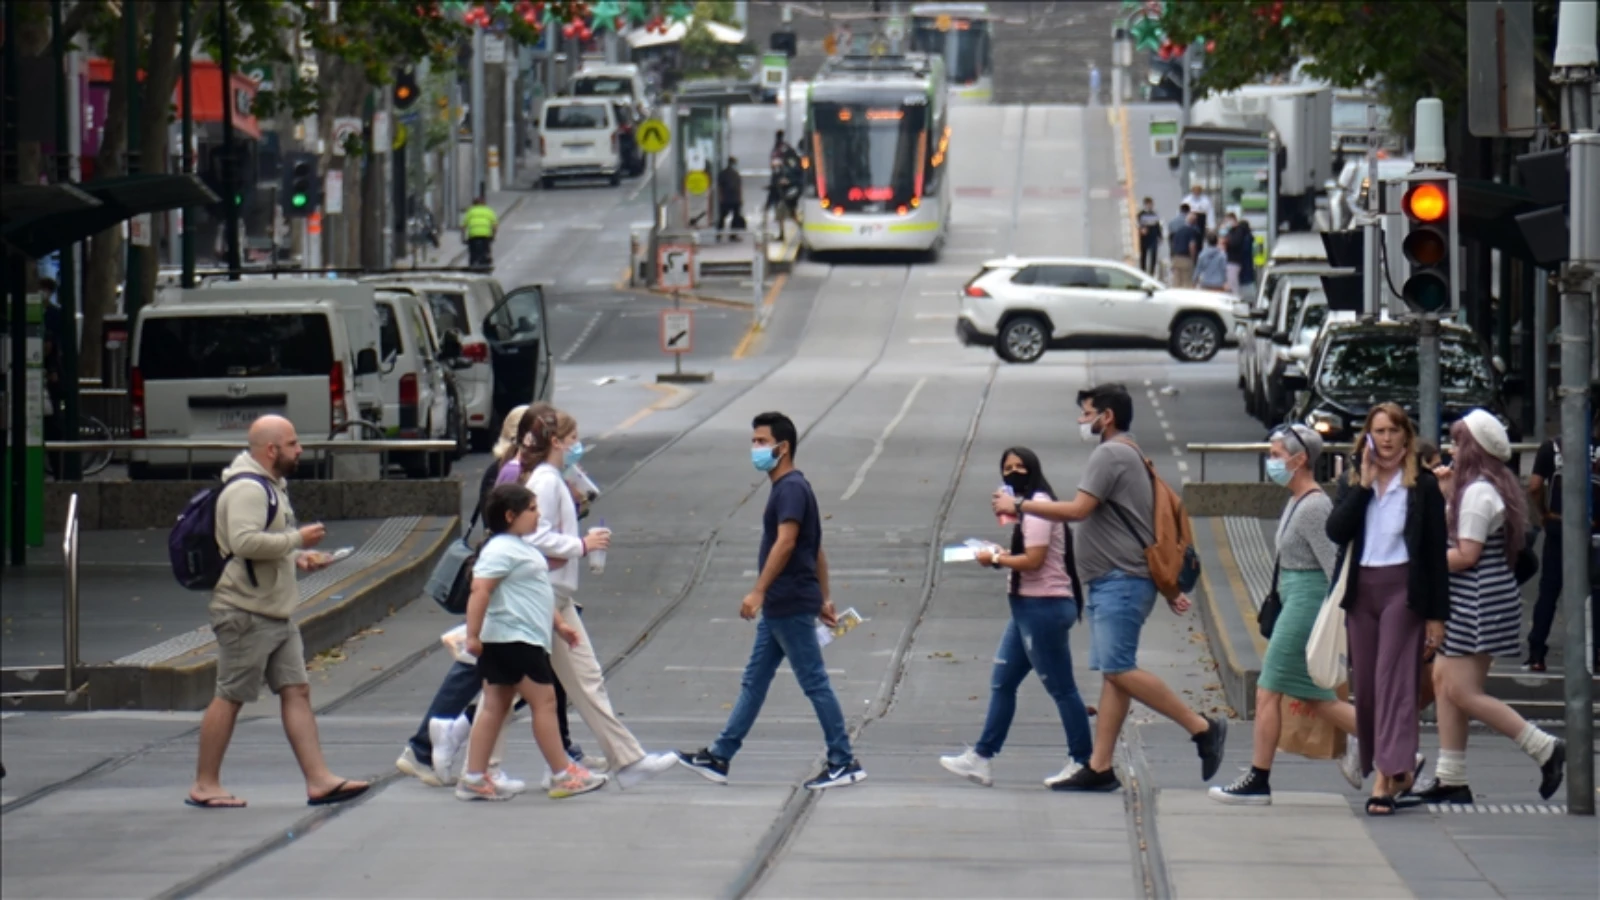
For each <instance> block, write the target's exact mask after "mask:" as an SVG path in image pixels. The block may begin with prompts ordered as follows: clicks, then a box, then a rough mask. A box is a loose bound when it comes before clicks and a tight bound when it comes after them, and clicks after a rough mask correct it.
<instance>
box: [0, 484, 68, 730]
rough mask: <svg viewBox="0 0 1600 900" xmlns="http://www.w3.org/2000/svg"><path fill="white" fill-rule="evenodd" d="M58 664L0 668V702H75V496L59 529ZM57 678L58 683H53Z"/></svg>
mask: <svg viewBox="0 0 1600 900" xmlns="http://www.w3.org/2000/svg"><path fill="white" fill-rule="evenodd" d="M61 558H62V568H63V575H64V577H63V579H62V585H61V587H62V590H61V665H59V666H6V667H4V668H0V701H11V702H12V703H21V702H24V701H26V700H28V699H31V698H47V697H61V698H64V700H65V703H66V705H68V706H72V705H75V704H76V703H77V700H78V692H79V689H80V685H79V684H78V683H77V670H78V495H77V494H73V495H72V497H71V498H70V499H69V500H68V501H67V519H66V525H65V527H64V528H63V529H62V536H61ZM57 679H59V681H57Z"/></svg>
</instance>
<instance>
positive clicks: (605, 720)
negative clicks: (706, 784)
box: [525, 410, 677, 788]
mask: <svg viewBox="0 0 1600 900" xmlns="http://www.w3.org/2000/svg"><path fill="white" fill-rule="evenodd" d="M527 437H528V443H527V445H526V447H527V449H528V451H530V453H529V454H528V455H529V456H531V459H533V460H536V461H537V463H536V465H535V466H534V467H533V470H532V472H530V473H529V474H528V477H527V488H528V490H530V491H532V492H533V495H534V497H535V498H536V499H537V501H538V504H539V528H538V529H537V530H536V531H535V532H534V533H533V534H532V535H529V536H528V537H527V538H525V540H526V541H527V542H528V543H529V544H531V545H532V546H533V547H534V548H535V549H537V550H538V551H539V552H540V553H543V554H544V555H545V557H546V558H548V559H549V560H550V586H551V587H552V588H554V589H555V594H556V615H557V616H558V617H560V619H561V621H563V622H565V623H566V624H567V625H568V626H570V627H571V628H572V629H573V630H575V631H576V632H577V633H578V635H579V637H580V640H579V641H578V643H576V644H574V645H572V646H565V642H560V641H558V642H557V645H556V647H555V648H554V650H553V651H552V652H551V661H552V662H553V664H554V667H555V672H556V677H557V678H558V679H560V681H561V684H562V686H563V687H565V688H566V691H567V695H568V696H569V697H570V698H571V699H572V703H573V705H574V706H576V707H577V708H578V715H580V716H582V717H583V721H584V724H586V725H588V726H589V730H590V731H592V732H594V735H595V737H596V738H597V739H598V740H599V741H600V746H601V748H602V749H603V750H604V751H605V758H606V760H607V762H609V763H610V765H611V767H612V769H611V771H613V772H615V773H616V781H617V784H618V786H620V787H624V788H628V787H632V786H634V785H636V784H638V783H639V782H640V781H643V780H644V779H645V778H648V777H650V776H651V775H657V774H659V773H661V772H664V771H666V770H667V769H670V768H672V767H673V766H675V765H676V764H677V758H676V757H675V756H674V755H673V754H671V753H649V754H647V753H645V751H644V748H643V747H641V746H640V745H639V741H638V739H636V738H635V737H634V736H633V733H632V732H631V731H629V730H628V728H627V726H625V725H623V724H622V721H621V720H620V719H618V718H617V714H616V713H615V712H614V711H613V710H612V708H611V698H610V697H609V696H608V695H607V693H606V683H605V676H604V675H603V674H602V672H601V670H600V660H599V659H598V658H597V657H596V656H595V654H594V646H593V644H592V643H591V642H590V641H589V635H588V632H587V631H586V630H585V629H584V627H583V617H582V616H580V615H578V612H577V610H576V609H575V608H574V601H575V600H576V598H577V595H578V569H579V566H580V560H581V559H582V558H583V557H585V556H587V555H589V553H591V552H593V551H596V550H604V549H606V548H607V547H608V546H610V543H611V536H610V534H609V532H605V531H591V532H590V533H589V534H588V535H583V534H581V533H580V532H579V531H578V506H577V503H576V502H574V500H573V499H572V490H571V489H570V488H569V487H567V483H566V479H565V477H564V472H565V470H566V469H567V468H570V467H571V466H574V465H576V464H577V462H578V459H579V458H580V457H581V456H582V455H583V442H582V441H581V440H579V439H578V423H577V421H576V420H575V419H573V418H572V416H570V415H568V414H567V413H565V412H562V411H560V410H555V411H551V412H546V413H543V414H538V415H535V416H534V417H533V420H532V421H531V422H530V423H529V427H528V430H527Z"/></svg>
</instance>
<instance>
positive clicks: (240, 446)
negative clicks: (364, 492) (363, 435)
mask: <svg viewBox="0 0 1600 900" xmlns="http://www.w3.org/2000/svg"><path fill="white" fill-rule="evenodd" d="M360 424H362V425H363V426H367V427H368V428H370V429H372V430H376V428H377V427H376V426H374V425H372V424H371V423H368V422H362V423H360ZM300 446H301V448H302V449H303V450H304V451H305V457H302V459H301V469H302V471H306V470H307V468H308V467H307V466H306V463H307V461H308V460H307V459H306V457H309V462H310V463H311V465H310V466H309V473H308V474H309V476H310V477H312V478H338V477H353V478H358V479H359V478H365V479H366V480H376V479H378V478H381V477H385V476H387V474H388V472H389V464H390V462H391V461H392V457H393V455H394V454H407V455H412V454H421V455H424V456H427V457H430V458H432V459H433V460H435V461H436V462H437V465H434V466H430V467H429V468H430V470H431V471H435V472H442V471H444V466H443V463H444V462H445V461H446V460H447V459H448V458H450V457H453V456H454V455H455V454H456V452H457V449H458V446H457V444H456V442H455V441H423V440H355V439H350V438H344V439H339V438H334V439H330V440H314V441H306V440H303V441H301V442H300ZM44 449H45V453H46V454H60V453H77V454H90V455H92V454H103V453H106V452H108V451H109V452H110V453H111V454H112V455H113V456H121V457H123V458H127V457H128V456H129V455H130V454H132V453H134V452H135V451H137V452H140V453H162V454H171V453H182V454H183V459H184V462H183V472H184V477H185V478H193V476H194V472H195V469H196V467H199V468H201V469H202V470H214V469H216V468H217V467H218V466H219V465H225V464H226V461H219V460H214V459H213V460H202V461H200V462H196V461H195V459H194V455H195V454H196V453H206V452H211V453H218V452H228V451H231V452H234V453H237V452H239V451H241V450H247V449H249V444H248V443H247V442H246V441H245V440H244V439H243V438H240V439H238V440H129V439H126V438H122V439H112V440H88V441H83V440H80V441H45V442H44ZM337 456H353V457H365V458H366V460H365V461H366V462H367V463H369V464H363V460H351V461H349V464H348V465H341V466H339V467H335V465H334V458H335V457H337ZM301 477H305V475H302V476H301Z"/></svg>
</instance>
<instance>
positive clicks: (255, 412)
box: [217, 409, 283, 431]
mask: <svg viewBox="0 0 1600 900" xmlns="http://www.w3.org/2000/svg"><path fill="white" fill-rule="evenodd" d="M281 415H283V413H281V412H279V411H277V410H272V409H225V410H223V411H222V417H221V420H220V421H219V422H218V423H217V427H219V428H221V429H222V430H223V431H243V430H245V429H247V428H249V427H250V426H251V424H253V423H254V422H255V420H257V419H259V418H261V417H262V416H281Z"/></svg>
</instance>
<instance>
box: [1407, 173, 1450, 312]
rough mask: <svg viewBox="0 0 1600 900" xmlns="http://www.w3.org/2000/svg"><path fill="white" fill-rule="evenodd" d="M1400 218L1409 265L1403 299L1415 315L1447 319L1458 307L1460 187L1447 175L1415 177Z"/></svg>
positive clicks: (1421, 175) (1411, 177) (1432, 174)
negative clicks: (1458, 197)
mask: <svg viewBox="0 0 1600 900" xmlns="http://www.w3.org/2000/svg"><path fill="white" fill-rule="evenodd" d="M1406 180H1407V182H1408V186H1407V188H1406V192H1405V196H1404V198H1403V199H1402V200H1401V201H1400V212H1401V214H1402V215H1403V216H1404V217H1405V238H1404V240H1403V241H1402V243H1401V245H1400V246H1401V251H1402V252H1403V253H1404V255H1405V258H1406V263H1407V264H1408V268H1407V272H1406V275H1405V282H1404V283H1403V284H1402V285H1401V287H1400V297H1401V299H1403V300H1405V302H1406V306H1408V307H1410V309H1411V311H1412V312H1414V313H1419V314H1421V313H1433V314H1442V313H1448V312H1449V311H1450V310H1451V309H1452V308H1453V307H1454V306H1455V305H1456V278H1455V266H1456V261H1455V249H1456V243H1457V229H1456V182H1455V176H1454V175H1451V174H1450V173H1448V172H1436V171H1419V172H1413V173H1412V174H1411V175H1410V176H1409V177H1408V178H1407V179H1406Z"/></svg>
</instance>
